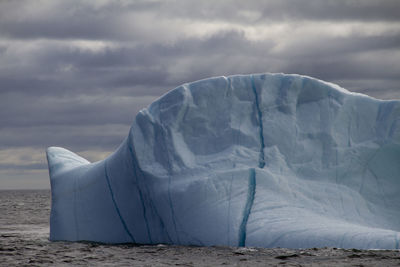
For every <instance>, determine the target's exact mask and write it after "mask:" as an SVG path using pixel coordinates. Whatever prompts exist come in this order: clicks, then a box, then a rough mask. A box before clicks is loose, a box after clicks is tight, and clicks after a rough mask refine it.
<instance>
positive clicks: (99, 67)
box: [0, 0, 400, 187]
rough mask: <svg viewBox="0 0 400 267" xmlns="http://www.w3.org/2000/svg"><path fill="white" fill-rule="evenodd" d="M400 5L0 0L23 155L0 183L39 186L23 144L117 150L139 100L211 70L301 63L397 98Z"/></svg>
mask: <svg viewBox="0 0 400 267" xmlns="http://www.w3.org/2000/svg"><path fill="white" fill-rule="evenodd" d="M399 12H400V2H399V1H396V0H385V1H378V0H365V1H357V0H343V1H331V0H298V1H292V0H279V1H278V0H274V1H256V0H254V1H239V0H237V1H236V0H235V1H213V2H211V1H144V0H143V1H127V2H125V1H89V0H88V1H46V0H43V1H40V2H39V3H37V2H33V1H28V0H26V1H24V0H21V1H2V2H0V140H1V142H0V155H3V154H4V153H6V154H7V153H14V152H8V151H16V152H15V153H17V154H18V153H19V154H18V155H19V156H18V157H10V158H11V159H7V158H9V157H7V156H4V155H3V156H2V157H0V187H1V183H2V181H3V182H4V183H6V182H5V181H7V186H9V185H12V182H10V181H11V180H10V179H9V178H7V177H6V176H9V177H13V176H15V177H18V179H19V181H21V182H20V183H19V184H18V186H20V185H22V184H23V183H25V182H26V183H27V185H28V184H29V186H32V183H30V182H29V183H28V182H27V179H25V178H24V177H25V176H26V177H27V176H29V175H32V176H35V177H38V170H41V171H44V170H43V169H44V168H45V166H46V165H45V159H44V156H43V155H42V154H40V156H39V155H36V154H35V155H36V157H37V158H40V160H37V158H35V161H32V159H29V158H26V162H24V160H23V159H24V156H26V153H34V152H32V151H36V150H39V151H41V153H43V152H44V149H45V148H46V147H47V146H51V145H58V146H64V147H66V148H68V149H71V150H73V151H77V152H84V153H86V154H87V155H96V154H98V153H97V152H96V153H95V152H94V151H102V152H101V153H105V152H106V151H112V150H113V149H115V148H116V147H117V146H118V145H119V143H120V142H121V141H122V140H123V138H124V137H125V136H126V135H127V132H128V130H129V126H130V124H131V123H132V121H133V119H134V116H135V114H136V113H137V112H138V110H139V109H141V108H143V107H145V106H146V105H148V104H149V103H150V102H151V101H153V100H154V99H155V98H156V97H158V96H160V95H162V94H163V93H165V92H166V91H168V90H170V89H173V88H174V87H177V86H178V85H180V84H182V83H185V82H191V81H194V80H199V79H203V78H206V77H210V76H218V75H231V74H245V73H260V72H285V73H299V74H304V75H309V76H314V77H317V78H320V79H324V80H327V81H332V82H335V83H338V84H339V85H341V86H343V87H345V88H348V89H350V90H353V91H358V92H363V93H367V94H369V95H372V96H375V97H378V98H383V99H389V98H400V88H399V85H400V63H399V62H400V13H399ZM27 148H30V149H27ZM10 149H11V150H10ZM1 153H3V154H1ZM35 153H36V152H35ZM102 155H103V154H102ZM42 156H43V159H42ZM14 158H15V160H14ZM96 159H98V158H97V157H96ZM31 161H32V162H31ZM40 173H41V175H43V173H45V172H40ZM24 175H25V176H24ZM37 179H39V178H37ZM22 181H24V182H22ZM40 181H41V184H42V185H43V184H47V183H43V180H40Z"/></svg>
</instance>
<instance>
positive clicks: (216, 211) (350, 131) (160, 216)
mask: <svg viewBox="0 0 400 267" xmlns="http://www.w3.org/2000/svg"><path fill="white" fill-rule="evenodd" d="M47 159H48V163H49V172H50V180H51V190H52V208H51V217H50V239H51V240H70V241H76V240H87V241H96V242H105V243H125V242H133V243H141V244H157V243H169V244H181V245H200V246H209V245H229V246H258V247H287V248H306V247H322V246H331V247H343V248H348V247H354V248H365V249H368V248H379V249H399V243H400V101H395V100H393V101H382V100H377V99H373V98H371V97H368V96H365V95H361V94H355V93H350V92H348V91H347V90H345V89H343V88H340V87H339V86H337V85H334V84H331V83H327V82H323V81H320V80H317V79H313V78H310V77H305V76H299V75H285V74H257V75H235V76H230V77H217V78H210V79H205V80H201V81H197V82H193V83H188V84H184V85H182V86H180V87H178V88H176V89H174V90H172V91H170V92H169V93H167V94H165V95H164V96H162V97H161V98H159V99H158V100H157V101H155V102H153V103H152V104H151V105H150V106H149V107H148V108H146V109H143V110H141V111H140V112H139V113H138V114H137V116H136V118H135V120H134V122H133V125H132V127H131V129H130V132H129V135H128V137H127V138H126V139H125V140H124V141H123V143H122V144H121V146H120V147H119V148H118V149H117V151H116V152H114V153H113V154H112V155H110V156H109V157H108V158H106V159H105V160H103V161H100V162H95V163H90V162H88V161H87V160H85V159H83V158H81V157H80V156H78V155H76V154H74V153H72V152H70V151H68V150H66V149H63V148H58V147H50V148H48V150H47Z"/></svg>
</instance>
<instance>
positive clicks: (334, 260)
mask: <svg viewBox="0 0 400 267" xmlns="http://www.w3.org/2000/svg"><path fill="white" fill-rule="evenodd" d="M50 202H51V201H50V191H49V190H0V266H399V265H400V252H399V251H398V250H357V249H338V248H310V249H285V248H272V249H265V248H237V247H218V246H215V247H194V246H175V245H165V244H158V245H136V244H119V245H109V244H99V243H92V242H50V241H49V240H48V237H49V215H50Z"/></svg>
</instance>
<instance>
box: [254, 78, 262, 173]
mask: <svg viewBox="0 0 400 267" xmlns="http://www.w3.org/2000/svg"><path fill="white" fill-rule="evenodd" d="M251 88H252V89H253V92H254V97H255V103H256V108H257V115H258V123H259V125H260V126H259V135H260V143H261V149H260V157H259V162H258V167H259V168H264V166H265V158H264V148H265V143H264V128H263V121H262V112H261V109H260V103H259V99H258V94H257V88H256V84H255V82H254V76H253V75H251Z"/></svg>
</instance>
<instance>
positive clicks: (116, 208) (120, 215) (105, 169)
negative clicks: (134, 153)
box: [104, 161, 136, 243]
mask: <svg viewBox="0 0 400 267" xmlns="http://www.w3.org/2000/svg"><path fill="white" fill-rule="evenodd" d="M104 173H105V176H106V181H107V185H108V189H109V190H110V194H111V199H112V202H113V204H114V207H115V210H116V211H117V214H118V216H119V219H120V221H121V223H122V226H123V227H124V229H125V232H126V233H127V234H128V236H129V237H130V238H131V240H132V242H133V243H136V241H135V238H134V237H133V235H132V233H131V232H130V231H129V229H128V226H127V225H126V222H125V220H124V218H123V217H122V214H121V211H120V210H119V208H118V205H117V201H116V200H115V197H114V193H113V190H112V188H111V183H110V178H109V177H108V173H107V161H105V163H104Z"/></svg>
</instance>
